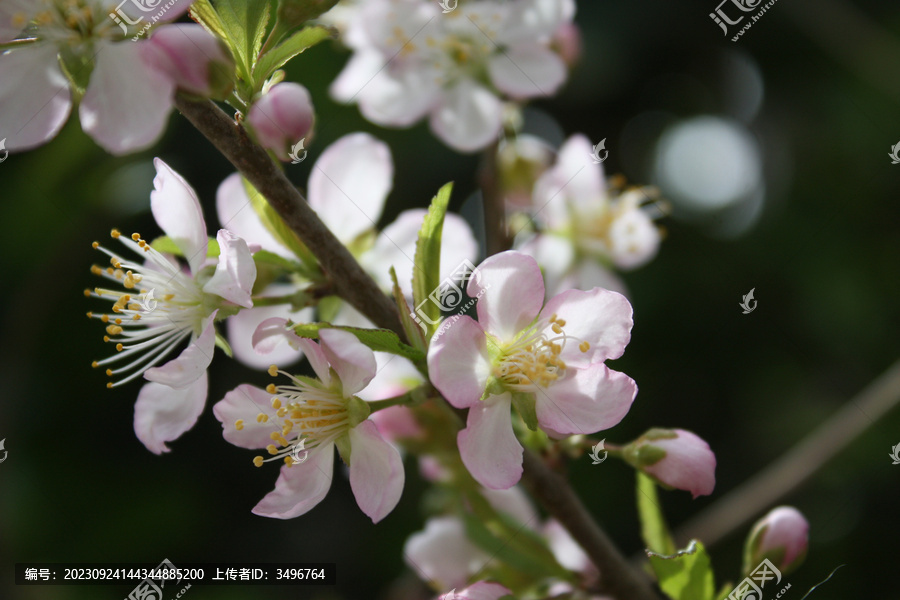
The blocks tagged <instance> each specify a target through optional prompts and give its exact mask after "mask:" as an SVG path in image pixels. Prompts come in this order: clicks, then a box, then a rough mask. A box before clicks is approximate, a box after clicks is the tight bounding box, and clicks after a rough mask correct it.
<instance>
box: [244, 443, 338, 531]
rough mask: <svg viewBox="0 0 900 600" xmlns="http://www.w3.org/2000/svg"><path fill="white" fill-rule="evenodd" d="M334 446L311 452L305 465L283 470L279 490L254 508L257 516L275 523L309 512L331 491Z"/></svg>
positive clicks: (269, 494)
mask: <svg viewBox="0 0 900 600" xmlns="http://www.w3.org/2000/svg"><path fill="white" fill-rule="evenodd" d="M333 473H334V444H326V445H325V446H319V447H318V448H316V449H315V450H312V451H310V452H309V455H308V458H307V460H306V461H305V462H302V463H297V464H294V465H292V466H290V467H289V466H287V465H284V466H282V467H281V474H280V475H278V480H277V481H276V482H275V489H274V490H272V491H271V492H269V493H268V494H266V497H265V498H263V499H262V500H260V502H259V504H257V505H256V506H255V507H253V514H255V515H259V516H261V517H271V518H273V519H293V518H294V517H299V516H300V515H302V514H304V513H307V512H309V511H310V510H312V509H313V507H315V506H316V504H318V503H319V502H321V501H322V500H323V499H324V498H325V496H326V495H327V494H328V490H329V489H331V478H332V475H333Z"/></svg>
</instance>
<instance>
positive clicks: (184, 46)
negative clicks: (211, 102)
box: [147, 24, 234, 99]
mask: <svg viewBox="0 0 900 600" xmlns="http://www.w3.org/2000/svg"><path fill="white" fill-rule="evenodd" d="M147 48H148V60H149V62H150V64H152V65H153V66H154V67H155V68H156V69H157V70H159V71H160V72H162V73H163V74H164V75H166V76H167V77H168V78H169V79H170V80H171V81H172V82H173V83H175V85H176V86H177V87H178V88H179V89H182V90H184V91H186V92H189V93H191V94H197V95H200V96H206V97H211V98H217V99H221V98H224V97H225V96H227V95H228V94H230V93H231V90H232V88H233V87H234V59H233V58H231V54H230V53H229V52H228V48H226V47H225V45H224V44H223V43H222V42H221V41H220V40H219V39H218V38H216V37H215V36H213V35H212V34H211V33H209V32H208V31H206V30H205V29H204V28H203V27H202V26H200V25H194V24H175V25H164V26H162V27H160V28H159V29H157V30H156V31H154V32H153V36H152V37H151V38H150V39H149V40H148V41H147Z"/></svg>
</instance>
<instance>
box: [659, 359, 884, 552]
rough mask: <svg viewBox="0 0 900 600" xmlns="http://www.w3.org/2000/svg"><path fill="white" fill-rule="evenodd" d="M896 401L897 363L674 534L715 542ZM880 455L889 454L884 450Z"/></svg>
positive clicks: (805, 476)
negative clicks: (791, 446)
mask: <svg viewBox="0 0 900 600" xmlns="http://www.w3.org/2000/svg"><path fill="white" fill-rule="evenodd" d="M898 400H900V361H897V362H895V363H894V364H893V365H891V367H890V368H889V369H888V370H887V371H885V372H884V373H882V374H881V376H879V377H878V379H876V380H875V381H873V382H872V383H870V384H869V385H868V386H866V388H865V389H863V390H862V391H861V392H860V393H859V394H857V395H856V396H854V397H853V398H851V399H850V401H849V402H847V403H846V404H845V405H844V407H843V408H841V409H840V410H839V411H837V412H836V413H835V414H834V415H832V416H831V418H829V419H828V420H827V421H825V423H823V424H822V425H820V426H819V427H818V428H817V429H816V430H815V431H813V432H812V433H810V434H809V435H807V436H806V437H805V438H804V439H803V440H801V441H800V442H799V443H798V444H797V445H796V446H794V447H793V448H792V449H791V450H790V451H789V452H787V453H785V454H784V455H782V456H781V458H779V459H778V460H776V461H775V462H773V463H772V464H770V465H769V466H768V467H766V468H765V469H764V470H763V471H761V472H759V473H757V474H756V475H755V476H754V477H753V478H751V479H749V480H747V481H746V482H744V483H743V484H741V485H739V486H738V487H736V488H735V489H733V490H731V491H730V492H728V494H727V495H725V496H723V497H722V498H721V499H720V500H719V501H718V502H716V503H715V504H713V505H712V506H710V507H709V508H708V509H707V510H705V511H704V512H702V513H701V514H700V515H699V516H698V517H696V518H695V519H693V520H691V521H689V522H688V523H687V524H685V525H684V526H683V527H682V528H681V530H680V531H678V532H677V533H676V536H675V537H676V539H677V540H678V541H679V543H682V542H685V541H686V540H688V539H691V538H697V539H700V540H702V541H703V543H704V544H705V545H706V546H707V547H708V546H711V545H713V544H715V543H716V542H718V541H719V540H721V539H722V538H723V537H725V536H726V535H728V534H729V533H731V532H733V531H734V530H736V529H737V528H738V527H740V526H742V525H744V524H745V523H747V522H749V521H750V520H751V519H753V518H754V517H756V516H759V515H760V514H761V513H762V512H763V511H764V510H766V509H768V508H770V507H771V506H772V505H773V504H774V503H775V502H776V501H777V500H779V499H780V498H782V497H783V496H786V495H787V494H789V493H791V492H792V491H794V490H796V489H797V488H798V487H800V486H801V485H803V484H804V483H806V481H807V480H808V479H809V478H810V477H812V476H813V474H815V472H816V471H818V470H819V469H820V468H821V467H822V466H823V465H824V464H825V463H826V462H827V461H829V460H830V459H831V458H833V457H834V456H835V455H837V454H838V453H840V452H842V451H843V450H844V449H845V448H846V447H847V446H848V445H849V444H850V442H852V441H853V440H854V439H855V438H856V437H857V436H858V435H860V434H861V433H862V432H863V431H865V430H866V429H867V428H868V427H869V426H870V425H872V424H874V423H875V421H877V420H878V419H879V418H881V417H882V416H884V414H885V413H887V412H888V411H889V410H890V409H892V408H893V407H894V406H896V405H897V402H898ZM885 454H889V453H888V452H887V448H885ZM885 460H887V459H885Z"/></svg>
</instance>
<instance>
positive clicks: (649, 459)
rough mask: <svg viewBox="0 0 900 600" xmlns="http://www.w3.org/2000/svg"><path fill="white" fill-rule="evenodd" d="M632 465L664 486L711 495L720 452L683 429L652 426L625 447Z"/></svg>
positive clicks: (627, 457)
mask: <svg viewBox="0 0 900 600" xmlns="http://www.w3.org/2000/svg"><path fill="white" fill-rule="evenodd" d="M623 456H624V457H625V460H627V461H628V462H629V463H630V464H631V465H632V466H634V467H635V468H636V469H640V470H641V471H643V472H644V473H646V474H647V475H649V476H651V477H653V478H654V479H655V480H656V481H658V482H659V483H661V484H662V485H664V486H667V487H670V488H676V489H679V490H685V491H688V492H690V493H691V494H692V495H693V496H694V498H696V497H697V496H708V495H709V494H711V493H712V491H713V488H715V486H716V455H715V454H713V452H712V450H710V449H709V444H707V443H706V442H704V441H703V440H702V439H700V438H699V437H698V436H697V435H695V434H693V433H691V432H690V431H685V430H683V429H651V430H650V431H648V432H647V433H645V434H644V435H642V436H641V437H640V438H638V439H637V440H635V441H634V442H632V443H631V444H629V445H628V446H626V447H625V448H624V449H623Z"/></svg>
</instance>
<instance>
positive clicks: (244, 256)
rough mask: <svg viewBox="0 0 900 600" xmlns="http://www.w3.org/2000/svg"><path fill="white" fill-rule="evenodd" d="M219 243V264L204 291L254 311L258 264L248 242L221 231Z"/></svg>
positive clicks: (217, 238) (223, 230)
mask: <svg viewBox="0 0 900 600" xmlns="http://www.w3.org/2000/svg"><path fill="white" fill-rule="evenodd" d="M216 240H218V242H219V262H218V263H217V264H216V272H215V273H213V276H212V277H211V278H210V280H209V281H207V282H206V285H204V286H203V291H204V292H206V293H207V294H215V295H217V296H221V297H222V298H225V299H226V300H228V301H229V302H234V303H235V304H237V305H238V306H243V307H244V308H253V299H252V298H251V297H250V296H251V294H252V292H253V283H254V282H255V281H256V263H255V262H253V257H252V256H251V255H250V249H249V248H247V242H245V241H244V240H242V239H241V238H239V237H237V236H236V235H234V234H233V233H231V232H230V231H228V230H227V229H220V230H219V233H218V234H217V235H216Z"/></svg>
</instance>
